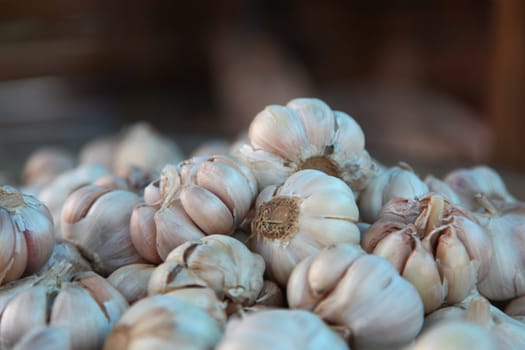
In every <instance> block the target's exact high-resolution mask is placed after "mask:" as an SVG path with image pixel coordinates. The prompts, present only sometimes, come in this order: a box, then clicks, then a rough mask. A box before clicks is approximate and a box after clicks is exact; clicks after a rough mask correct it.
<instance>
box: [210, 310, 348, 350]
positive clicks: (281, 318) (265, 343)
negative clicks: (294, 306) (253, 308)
mask: <svg viewBox="0 0 525 350" xmlns="http://www.w3.org/2000/svg"><path fill="white" fill-rule="evenodd" d="M215 349H216V350H244V349H252V350H265V349H279V350H317V349H331V350H332V349H333V350H336V349H337V350H339V349H340V350H346V349H349V347H348V345H346V343H345V341H344V340H343V339H342V338H341V337H339V336H338V335H337V334H336V333H335V332H333V331H332V330H331V329H330V328H329V327H328V326H327V325H326V324H324V323H323V321H322V320H321V319H320V318H319V317H318V316H317V315H315V314H313V313H311V312H308V311H305V310H262V311H258V312H255V313H252V314H249V315H247V316H246V317H244V318H239V319H232V320H231V321H230V322H229V323H228V325H227V327H226V332H225V333H224V336H223V337H222V339H221V341H220V343H219V344H218V345H217V347H216V348H215Z"/></svg>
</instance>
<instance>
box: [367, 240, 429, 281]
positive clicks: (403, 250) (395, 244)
mask: <svg viewBox="0 0 525 350" xmlns="http://www.w3.org/2000/svg"><path fill="white" fill-rule="evenodd" d="M413 245H416V247H415V249H414V250H418V249H419V250H421V249H422V248H421V247H419V248H418V247H417V245H419V246H420V245H421V243H420V242H419V241H418V240H417V239H413V238H412V237H411V236H409V235H407V234H405V233H404V232H402V231H394V232H392V233H390V234H388V235H386V236H385V237H384V238H383V239H381V240H380V241H379V242H378V243H377V245H376V246H375V248H374V250H373V251H372V252H373V253H374V254H375V255H379V256H382V257H383V258H385V259H387V260H388V261H390V262H391V263H392V264H393V265H394V267H395V268H396V270H397V271H400V272H403V270H404V269H405V268H406V267H405V264H408V261H407V260H409V257H410V255H411V253H412V250H413ZM432 264H434V261H433V260H432ZM417 265H419V263H418V264H417ZM402 274H403V276H404V273H402ZM404 277H406V276H404ZM409 280H410V279H409Z"/></svg>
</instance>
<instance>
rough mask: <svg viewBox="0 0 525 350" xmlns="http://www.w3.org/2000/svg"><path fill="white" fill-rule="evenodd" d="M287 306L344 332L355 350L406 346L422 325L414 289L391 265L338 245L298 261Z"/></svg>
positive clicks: (345, 245) (384, 260)
mask: <svg viewBox="0 0 525 350" xmlns="http://www.w3.org/2000/svg"><path fill="white" fill-rule="evenodd" d="M287 297H288V304H289V306H290V308H293V309H306V310H311V311H313V312H314V313H316V314H317V315H319V316H320V317H321V318H322V319H323V320H324V321H325V322H327V323H329V324H331V325H334V326H336V327H339V328H343V330H346V332H343V333H346V334H347V335H348V336H349V342H350V344H351V347H352V348H355V349H395V348H399V347H401V346H405V345H408V344H409V343H410V342H411V341H412V340H413V339H414V338H415V337H416V335H417V334H418V333H419V331H420V329H421V327H422V326H423V303H422V301H421V298H420V297H419V295H418V292H417V290H416V289H415V288H414V286H412V284H410V283H409V282H408V281H407V280H405V279H404V278H402V277H401V276H400V275H399V273H398V272H397V271H396V270H395V268H394V267H393V265H392V264H390V262H389V261H388V260H386V259H384V258H382V257H379V256H377V255H369V254H365V252H364V251H362V250H361V249H360V248H359V247H355V246H353V245H350V244H339V245H336V246H331V247H327V248H324V249H323V250H321V252H319V253H317V254H316V255H312V256H309V257H307V258H306V259H304V260H302V261H301V262H300V263H299V264H298V265H297V266H296V267H295V269H294V270H293V271H292V274H291V275H290V279H289V280H288V284H287Z"/></svg>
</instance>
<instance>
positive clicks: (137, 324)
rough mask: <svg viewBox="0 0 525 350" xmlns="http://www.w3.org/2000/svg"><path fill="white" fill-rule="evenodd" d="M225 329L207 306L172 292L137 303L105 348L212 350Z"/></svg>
mask: <svg viewBox="0 0 525 350" xmlns="http://www.w3.org/2000/svg"><path fill="white" fill-rule="evenodd" d="M221 335H222V331H221V329H220V327H219V325H218V324H217V322H216V321H215V320H214V319H213V318H212V317H211V316H210V315H209V314H208V313H207V312H206V311H204V310H203V309H201V308H200V307H198V306H195V305H193V304H191V303H188V302H186V301H184V300H182V299H179V298H177V297H175V296H170V295H155V296H151V297H147V298H145V299H142V300H140V301H138V302H136V303H135V304H133V305H132V306H131V307H130V308H129V309H128V310H127V311H126V312H125V313H124V315H123V316H122V317H121V318H120V320H119V321H118V322H117V324H116V325H115V327H114V328H113V329H112V331H111V333H110V334H109V336H108V337H107V339H106V342H105V344H104V349H105V350H134V349H185V350H209V349H213V348H214V346H215V345H216V344H217V343H218V342H219V340H220V338H221Z"/></svg>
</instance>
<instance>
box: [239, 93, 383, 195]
mask: <svg viewBox="0 0 525 350" xmlns="http://www.w3.org/2000/svg"><path fill="white" fill-rule="evenodd" d="M248 136H249V140H250V144H245V145H243V146H242V147H241V148H240V149H238V152H239V155H240V157H241V158H242V159H243V161H244V162H245V163H246V164H247V165H248V166H249V167H250V168H251V169H252V170H253V172H254V174H255V176H256V178H257V181H258V183H259V187H260V188H264V187H267V186H269V185H275V184H281V183H283V182H284V181H285V180H286V178H288V177H289V176H290V175H292V174H293V173H294V172H296V171H298V170H302V169H317V170H321V171H323V172H325V173H327V174H328V175H332V176H336V177H339V178H341V179H342V180H344V181H345V182H346V183H347V184H349V185H350V187H351V188H352V190H354V191H356V192H359V191H360V190H362V189H363V188H364V187H365V185H366V183H367V182H368V179H369V178H370V177H371V176H372V175H373V174H374V173H375V172H376V170H377V169H376V165H375V163H374V161H373V160H372V159H371V158H370V156H369V154H368V152H367V151H366V150H365V137H364V134H363V131H362V130H361V127H360V126H359V125H358V124H357V123H356V121H355V120H354V119H353V118H352V117H350V116H349V115H348V114H346V113H344V112H339V111H333V110H332V109H330V107H329V106H328V105H326V104H325V103H324V102H323V101H321V100H319V99H313V98H298V99H294V100H291V101H290V102H288V104H287V105H286V106H279V105H271V106H267V107H266V108H265V109H264V110H263V111H261V112H260V113H259V114H257V115H256V116H255V118H254V119H253V121H252V122H251V124H250V127H249V130H248Z"/></svg>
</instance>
